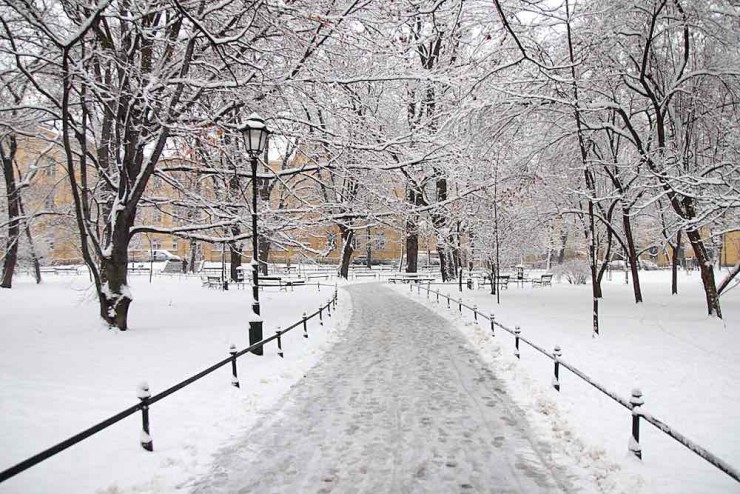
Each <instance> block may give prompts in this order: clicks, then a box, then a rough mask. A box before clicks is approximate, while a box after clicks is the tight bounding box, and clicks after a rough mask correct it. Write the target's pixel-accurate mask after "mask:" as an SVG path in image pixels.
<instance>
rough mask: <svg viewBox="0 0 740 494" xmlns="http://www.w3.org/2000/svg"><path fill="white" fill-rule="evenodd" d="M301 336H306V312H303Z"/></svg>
mask: <svg viewBox="0 0 740 494" xmlns="http://www.w3.org/2000/svg"><path fill="white" fill-rule="evenodd" d="M303 337H304V338H308V324H307V323H306V313H305V312H304V313H303Z"/></svg>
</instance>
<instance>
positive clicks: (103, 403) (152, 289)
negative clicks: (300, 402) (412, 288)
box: [0, 276, 351, 493]
mask: <svg viewBox="0 0 740 494" xmlns="http://www.w3.org/2000/svg"><path fill="white" fill-rule="evenodd" d="M132 278H133V279H132V280H131V282H130V284H131V286H132V290H133V295H134V302H133V304H132V306H131V312H130V320H129V321H130V329H129V331H127V332H123V333H122V332H118V331H113V330H109V329H107V328H106V327H105V326H104V325H103V324H102V323H101V322H100V321H99V319H98V318H97V317H96V310H97V309H96V301H95V300H94V291H93V290H92V288H91V285H90V282H89V280H88V279H87V276H77V277H65V276H58V277H56V276H47V279H46V280H45V282H44V283H43V284H41V285H38V286H37V285H35V284H34V283H33V282H32V281H31V280H30V279H27V278H19V279H18V280H17V282H16V283H14V288H13V289H12V290H0V313H1V314H2V319H0V321H2V322H1V323H0V326H1V329H0V437H2V443H0V444H1V446H0V470H4V469H6V468H8V467H10V466H12V465H14V464H16V463H18V462H19V461H21V460H23V459H25V458H27V457H29V456H31V455H33V454H36V453H38V452H40V451H41V450H43V449H46V448H47V447H49V446H52V445H53V444H56V443H57V442H59V441H61V440H63V439H66V438H67V437H69V436H71V435H73V434H76V433H77V432H79V431H81V430H83V429H85V428H87V427H89V426H91V425H93V424H95V423H97V422H99V421H100V420H102V419H105V418H107V417H109V416H111V415H113V414H114V413H117V412H118V411H121V410H123V409H125V408H127V407H129V406H131V405H133V404H136V403H137V402H138V400H137V398H136V388H137V385H138V383H139V382H141V381H147V382H148V383H149V386H150V389H151V392H152V394H156V393H157V392H159V391H162V390H164V389H166V388H168V387H169V386H171V385H173V384H176V383H177V382H179V381H181V380H183V379H185V378H187V377H189V376H191V375H192V374H195V373H196V372H198V371H200V370H203V369H204V368H206V367H208V366H210V365H211V364H213V363H215V362H217V361H219V360H221V359H223V358H225V357H227V356H228V349H229V345H230V344H231V343H234V344H236V346H237V348H239V349H242V348H244V347H246V346H248V323H247V321H248V318H249V314H250V313H251V290H249V289H247V290H230V291H227V292H222V291H218V290H212V289H208V288H202V287H201V286H200V280H199V279H197V278H190V279H187V278H181V279H177V278H163V277H155V278H154V281H153V283H152V284H150V283H149V279H148V276H134V277H132ZM331 295H332V289H330V288H328V287H322V288H321V291H320V292H318V291H317V288H316V287H315V286H314V287H308V286H306V287H296V288H295V290H294V291H293V292H291V291H288V292H279V291H278V289H277V288H276V287H275V288H268V289H266V291H264V292H262V293H261V296H260V298H261V300H260V301H261V304H262V314H263V317H264V319H265V336H269V335H271V334H274V333H273V331H274V330H275V329H276V328H277V326H282V327H286V326H288V325H290V324H292V323H294V322H296V321H297V320H299V319H300V318H301V314H302V312H304V311H305V312H309V313H310V312H313V311H315V310H317V309H318V306H319V305H320V304H323V303H325V302H326V301H327V300H328V299H329V298H330V297H331ZM348 297H349V296H348V295H347V294H346V292H344V291H341V292H340V301H339V311H338V313H337V314H335V317H334V318H332V319H329V320H327V317H326V314H325V315H324V320H325V321H326V323H325V325H324V326H323V327H320V326H319V323H318V319H313V320H311V321H310V322H309V339H308V340H306V339H304V338H303V336H302V330H301V328H296V329H295V330H294V331H292V332H291V333H289V334H288V335H286V336H285V337H284V338H283V349H284V351H285V357H286V358H285V359H284V360H283V359H280V358H278V357H277V356H276V350H275V344H270V345H268V346H267V347H266V348H265V356H264V357H261V358H260V357H255V356H252V355H246V356H244V357H242V358H240V359H239V364H238V365H239V378H240V381H241V386H242V387H241V389H236V388H234V387H232V386H231V385H230V382H231V377H230V376H231V369H230V367H229V366H226V367H223V368H222V369H219V370H217V371H216V372H215V373H213V374H211V375H210V376H208V377H205V378H203V379H202V380H201V381H198V382H197V383H195V384H193V385H191V386H188V387H186V388H185V389H183V390H180V391H178V392H177V393H175V394H174V395H171V396H170V397H168V398H165V399H164V400H163V401H160V402H158V403H156V404H154V405H153V406H152V408H151V411H150V414H151V433H152V437H153V440H154V453H148V452H146V451H144V450H143V449H142V448H141V447H140V446H139V444H138V441H139V431H140V428H141V415H140V414H135V415H133V416H131V417H129V418H127V419H125V420H124V421H122V422H119V423H118V424H116V425H114V426H112V427H111V428H109V429H107V430H105V431H103V432H101V433H100V434H97V435H95V436H93V437H92V438H89V439H87V440H85V441H83V442H82V443H80V444H78V445H76V446H73V447H72V448H70V449H68V450H67V451H65V452H63V453H61V454H59V455H57V456H55V457H53V458H51V459H49V460H47V461H45V462H43V463H41V464H40V465H37V466H35V467H33V468H31V469H30V470H28V471H26V472H24V473H21V474H20V475H18V476H17V477H15V478H13V479H11V480H9V481H6V482H4V483H2V484H0V492H2V493H5V492H18V493H21V492H23V493H26V492H76V493H77V492H111V493H113V492H165V491H172V490H174V489H175V488H176V486H177V485H179V484H181V483H182V482H183V481H185V480H187V479H188V478H190V477H191V476H198V475H200V474H202V473H204V472H205V471H207V470H206V469H207V467H208V465H209V462H210V460H211V454H212V453H214V452H215V451H216V450H217V449H218V448H219V447H220V446H221V445H222V444H223V443H225V442H226V441H228V440H229V439H230V438H232V437H233V436H235V435H238V434H239V433H240V432H243V431H244V430H247V429H248V428H249V427H250V426H251V425H252V423H253V420H254V418H255V417H256V412H257V411H258V410H263V409H266V408H267V407H270V406H271V405H272V404H273V403H275V401H276V400H278V399H279V398H280V397H281V396H282V395H283V394H284V393H285V392H286V391H287V390H288V389H289V388H290V386H291V385H292V384H294V383H295V382H296V381H298V380H299V379H300V378H301V377H303V374H304V372H305V371H306V370H307V369H308V368H310V367H311V366H312V365H313V364H315V362H316V361H317V360H318V359H319V358H320V356H321V354H322V353H323V351H324V350H325V349H326V348H327V347H328V346H329V345H330V344H331V341H332V340H333V339H334V337H335V336H334V335H335V334H336V332H337V331H338V330H339V329H340V328H341V327H343V325H344V324H346V321H347V320H348V319H349V315H350V312H351V309H350V307H351V302H350V300H349V298H348Z"/></svg>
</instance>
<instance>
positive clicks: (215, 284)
mask: <svg viewBox="0 0 740 494" xmlns="http://www.w3.org/2000/svg"><path fill="white" fill-rule="evenodd" d="M200 280H201V282H202V283H203V285H202V286H207V287H208V288H223V287H224V281H223V280H221V276H215V275H206V276H201V277H200Z"/></svg>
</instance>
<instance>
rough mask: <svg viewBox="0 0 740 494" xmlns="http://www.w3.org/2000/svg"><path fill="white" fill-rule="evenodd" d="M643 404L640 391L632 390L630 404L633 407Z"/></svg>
mask: <svg viewBox="0 0 740 494" xmlns="http://www.w3.org/2000/svg"><path fill="white" fill-rule="evenodd" d="M644 403H645V400H643V399H642V391H640V389H639V388H634V389H633V390H632V396H631V397H630V404H631V405H633V406H640V405H643V404H644Z"/></svg>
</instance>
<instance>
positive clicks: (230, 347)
mask: <svg viewBox="0 0 740 494" xmlns="http://www.w3.org/2000/svg"><path fill="white" fill-rule="evenodd" d="M229 353H236V345H234V344H233V343H232V344H231V345H229Z"/></svg>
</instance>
